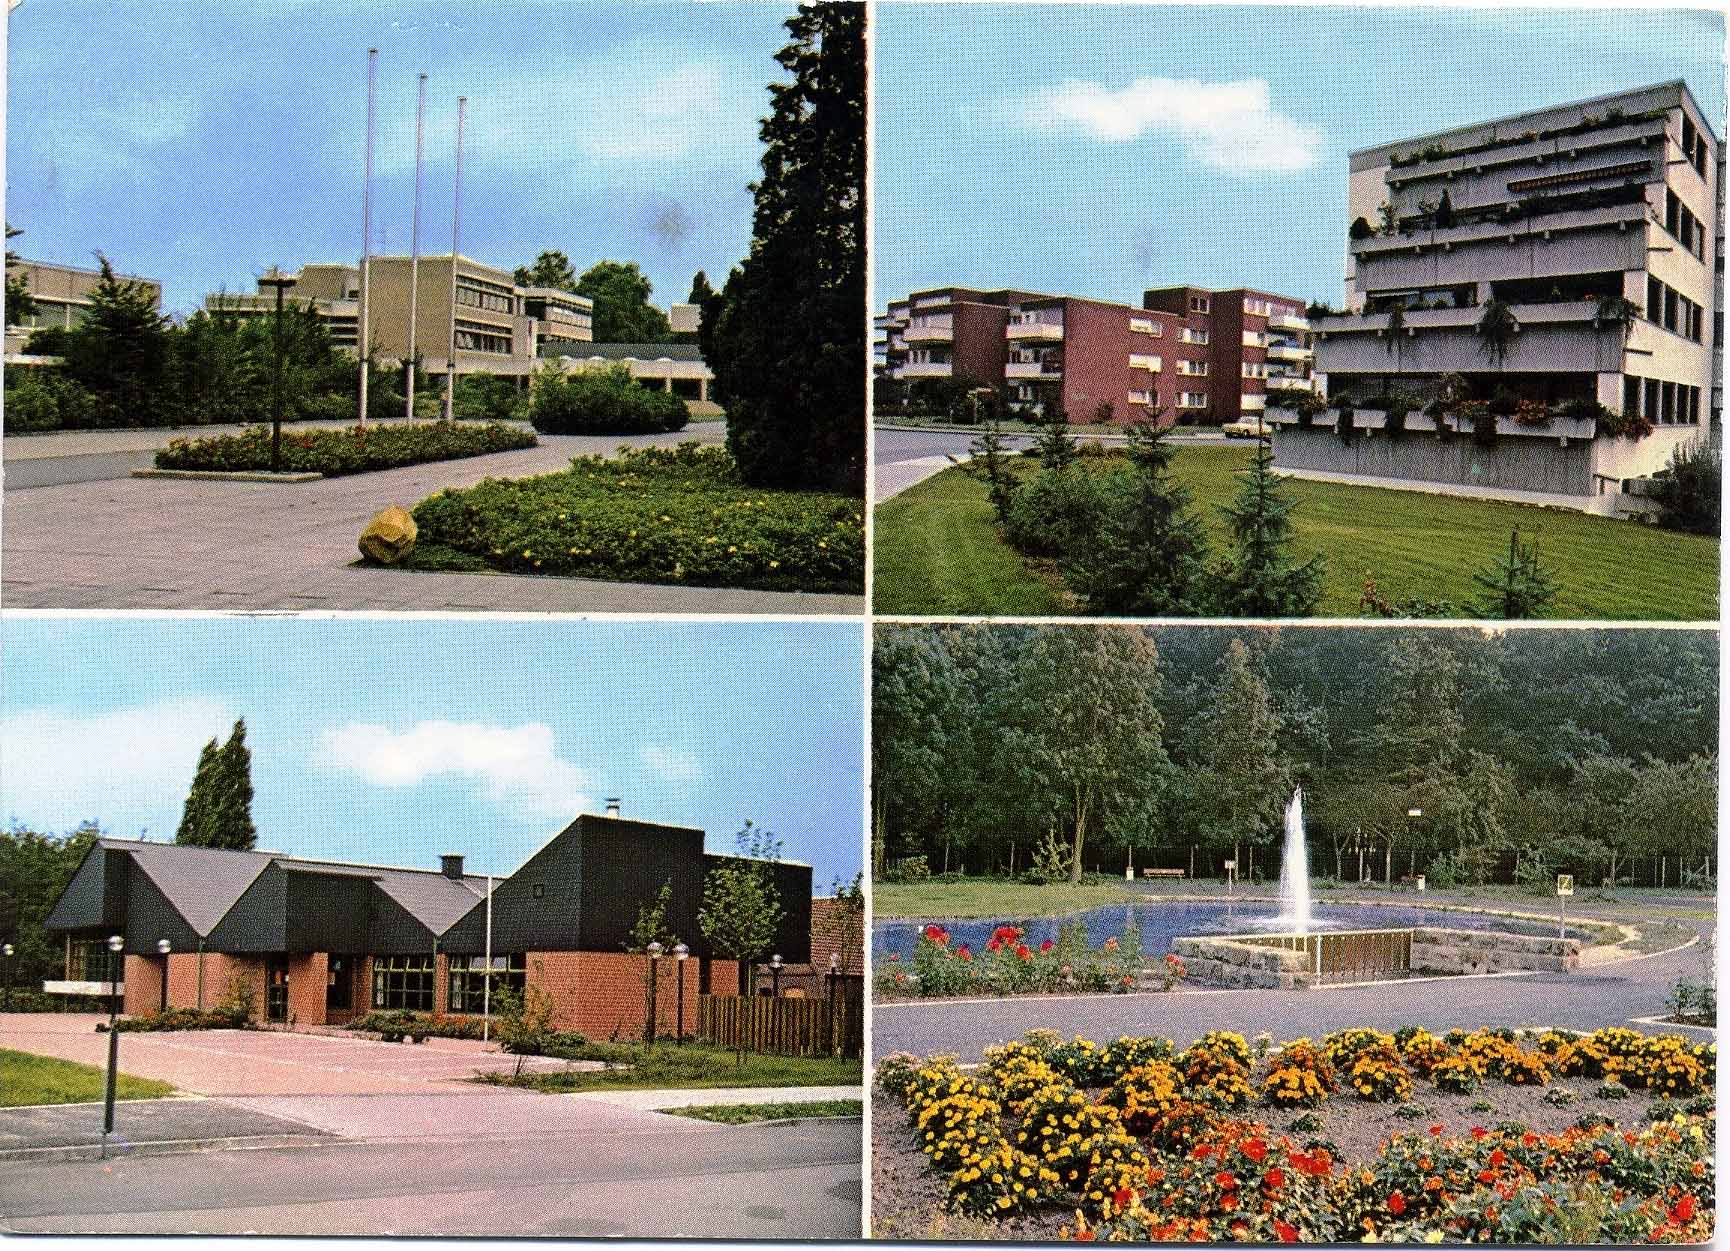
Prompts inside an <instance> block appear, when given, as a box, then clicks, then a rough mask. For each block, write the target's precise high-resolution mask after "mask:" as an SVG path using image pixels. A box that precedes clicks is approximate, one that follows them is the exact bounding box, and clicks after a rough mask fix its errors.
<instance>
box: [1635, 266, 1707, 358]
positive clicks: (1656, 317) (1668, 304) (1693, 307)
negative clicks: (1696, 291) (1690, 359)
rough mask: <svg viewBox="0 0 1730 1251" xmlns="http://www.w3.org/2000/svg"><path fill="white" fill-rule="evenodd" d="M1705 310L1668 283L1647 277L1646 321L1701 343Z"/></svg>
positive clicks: (1648, 275)
mask: <svg viewBox="0 0 1730 1251" xmlns="http://www.w3.org/2000/svg"><path fill="white" fill-rule="evenodd" d="M1704 313H1705V310H1704V309H1702V308H1701V307H1700V306H1699V305H1698V304H1696V303H1694V301H1693V300H1690V299H1689V298H1688V297H1687V296H1685V295H1683V294H1682V293H1681V292H1680V291H1677V290H1676V289H1675V288H1674V287H1672V286H1670V285H1669V284H1668V283H1666V282H1663V281H1661V280H1660V279H1657V278H1654V277H1652V275H1650V274H1647V275H1646V320H1647V321H1649V322H1651V323H1652V324H1653V325H1655V326H1662V327H1664V329H1666V330H1668V331H1670V332H1671V333H1672V334H1679V335H1681V336H1682V337H1683V338H1684V339H1692V340H1693V341H1694V342H1696V343H1698V342H1700V332H1701V329H1702V325H1703V321H1704Z"/></svg>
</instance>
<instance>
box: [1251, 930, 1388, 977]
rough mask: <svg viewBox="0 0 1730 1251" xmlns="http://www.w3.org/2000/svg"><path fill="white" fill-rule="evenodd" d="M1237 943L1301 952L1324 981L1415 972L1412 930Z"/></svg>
mask: <svg viewBox="0 0 1730 1251" xmlns="http://www.w3.org/2000/svg"><path fill="white" fill-rule="evenodd" d="M1232 938H1233V939H1234V940H1235V941H1237V942H1244V943H1254V944H1256V945H1257V946H1261V947H1280V948H1284V949H1285V950H1287V951H1301V952H1303V953H1304V954H1305V955H1306V956H1308V957H1309V960H1310V968H1311V970H1312V971H1313V972H1314V973H1315V975H1316V977H1317V979H1318V980H1320V981H1324V982H1371V981H1377V980H1380V979H1386V978H1392V977H1401V976H1404V975H1405V974H1407V973H1410V972H1411V971H1412V932H1411V931H1410V930H1330V931H1324V932H1322V933H1318V934H1236V935H1233V936H1232Z"/></svg>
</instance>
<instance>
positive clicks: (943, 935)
mask: <svg viewBox="0 0 1730 1251" xmlns="http://www.w3.org/2000/svg"><path fill="white" fill-rule="evenodd" d="M925 937H926V938H928V939H930V940H931V941H932V942H934V943H936V944H937V945H938V946H939V947H947V946H948V945H949V931H948V930H946V929H944V928H943V927H942V926H941V925H927V926H926V927H925Z"/></svg>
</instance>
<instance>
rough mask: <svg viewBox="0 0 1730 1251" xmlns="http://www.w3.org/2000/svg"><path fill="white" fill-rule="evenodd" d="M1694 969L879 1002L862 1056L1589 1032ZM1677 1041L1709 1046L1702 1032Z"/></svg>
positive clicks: (1679, 958)
mask: <svg viewBox="0 0 1730 1251" xmlns="http://www.w3.org/2000/svg"><path fill="white" fill-rule="evenodd" d="M1710 933H1711V926H1710V925H1709V924H1707V925H1703V926H1702V927H1701V928H1700V930H1699V935H1700V938H1701V939H1702V940H1704V939H1705V938H1706V937H1707V936H1708V935H1710ZM1701 961H1702V953H1701V951H1700V945H1699V943H1698V942H1696V943H1695V944H1694V945H1692V946H1689V947H1686V948H1683V949H1680V950H1675V951H1668V952H1661V953H1659V954H1656V955H1651V956H1642V957H1636V958H1634V959H1632V960H1627V961H1623V962H1621V963H1618V964H1609V965H1600V966H1597V967H1595V968H1590V969H1584V970H1581V971H1580V972H1577V973H1566V974H1562V973H1522V974H1515V975H1502V976H1494V977H1443V978H1424V979H1413V980H1411V981H1405V982H1380V983H1376V984H1374V985H1356V986H1330V987H1322V988H1320V989H1316V990H1190V991H1179V992H1176V993H1173V994H1169V995H1161V994H1139V995H1072V996H1071V995H1065V996H1025V997H1022V998H1014V999H996V1000H983V999H981V1000H943V1001H935V1002H918V1001H910V1002H904V1003H880V1004H875V1005H874V1006H873V1010H872V1018H871V1050H872V1054H873V1055H878V1056H884V1055H888V1054H890V1053H891V1052H895V1051H909V1052H912V1053H913V1054H915V1055H931V1054H934V1053H943V1052H948V1053H953V1054H956V1055H959V1056H960V1057H961V1059H962V1060H963V1061H968V1060H976V1059H978V1058H979V1056H980V1053H981V1052H982V1051H983V1050H984V1049H985V1048H986V1047H989V1046H993V1045H995V1044H997V1043H1000V1042H1003V1041H1005V1040H1006V1039H1011V1038H1019V1037H1021V1035H1022V1034H1024V1033H1026V1032H1027V1031H1028V1030H1030V1029H1038V1028H1045V1029H1055V1030H1059V1031H1061V1032H1062V1033H1063V1034H1065V1035H1070V1034H1081V1035H1083V1036H1084V1037H1087V1038H1092V1039H1096V1040H1099V1039H1112V1038H1116V1037H1118V1036H1119V1035H1121V1034H1154V1035H1163V1036H1166V1037H1170V1038H1172V1039H1174V1040H1176V1041H1178V1042H1180V1043H1182V1042H1187V1041H1188V1040H1190V1039H1192V1038H1197V1037H1200V1036H1201V1035H1202V1034H1204V1033H1206V1032H1207V1031H1208V1030H1210V1029H1227V1030H1234V1031H1236V1032H1237V1033H1240V1034H1243V1035H1245V1036H1246V1037H1251V1036H1254V1035H1256V1034H1259V1033H1261V1032H1263V1031H1264V1030H1265V1031H1267V1032H1268V1033H1271V1034H1272V1035H1273V1036H1274V1037H1275V1039H1287V1038H1296V1037H1300V1036H1304V1035H1307V1036H1309V1037H1312V1038H1313V1037H1316V1036H1318V1035H1320V1034H1325V1033H1327V1032H1329V1031H1330V1030H1336V1029H1344V1028H1346V1027H1348V1026H1352V1025H1364V1026H1370V1027H1373V1028H1376V1029H1382V1030H1388V1031H1392V1030H1395V1029H1398V1028H1399V1027H1400V1026H1402V1025H1423V1026H1425V1027H1427V1028H1428V1029H1430V1030H1431V1031H1432V1032H1435V1033H1439V1032H1441V1031H1442V1030H1446V1029H1453V1028H1455V1027H1459V1028H1463V1029H1470V1028H1473V1027H1475V1026H1479V1025H1505V1026H1510V1027H1520V1026H1558V1027H1561V1028H1565V1029H1582V1030H1585V1029H1598V1028H1600V1027H1602V1026H1605V1025H1625V1024H1628V1023H1629V1022H1631V1021H1633V1020H1635V1019H1637V1018H1639V1017H1646V1016H1659V1015H1662V1014H1663V1013H1664V1011H1665V1004H1666V1001H1667V999H1668V997H1669V994H1670V988H1671V987H1672V986H1674V985H1675V983H1676V980H1677V978H1678V977H1681V976H1682V975H1684V974H1687V975H1690V976H1699V974H1700V971H1701ZM1637 1028H1638V1027H1637ZM1646 1028H1650V1027H1646ZM1670 1028H1676V1027H1670ZM1685 1032H1688V1033H1689V1034H1690V1035H1691V1036H1698V1037H1700V1038H1707V1037H1709V1036H1710V1035H1709V1034H1708V1033H1706V1032H1705V1031H1685Z"/></svg>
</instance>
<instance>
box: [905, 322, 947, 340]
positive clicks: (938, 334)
mask: <svg viewBox="0 0 1730 1251" xmlns="http://www.w3.org/2000/svg"><path fill="white" fill-rule="evenodd" d="M901 337H902V338H903V339H905V340H907V342H909V343H951V342H953V341H954V339H955V327H954V326H920V325H912V326H908V327H906V328H905V329H904V330H902V332H901Z"/></svg>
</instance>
